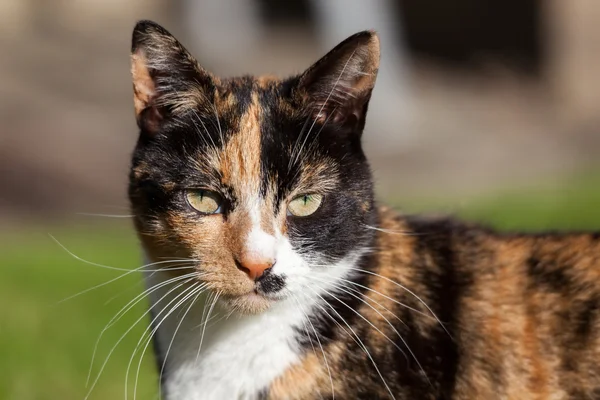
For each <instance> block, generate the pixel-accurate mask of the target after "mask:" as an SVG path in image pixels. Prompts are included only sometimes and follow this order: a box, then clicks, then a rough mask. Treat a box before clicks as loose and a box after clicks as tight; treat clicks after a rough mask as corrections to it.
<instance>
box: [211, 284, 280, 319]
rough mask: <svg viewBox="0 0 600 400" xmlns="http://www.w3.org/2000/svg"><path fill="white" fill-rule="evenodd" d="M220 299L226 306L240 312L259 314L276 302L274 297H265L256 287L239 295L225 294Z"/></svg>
mask: <svg viewBox="0 0 600 400" xmlns="http://www.w3.org/2000/svg"><path fill="white" fill-rule="evenodd" d="M222 300H223V303H225V305H226V306H227V307H228V308H230V309H231V310H232V311H235V312H239V313H240V314H260V313H262V312H264V311H266V310H268V309H269V308H270V307H271V306H272V305H273V303H274V302H276V299H273V298H271V297H267V296H266V295H265V294H262V293H260V292H259V291H257V290H256V289H254V290H252V291H250V292H248V293H246V294H242V295H239V296H225V297H223V298H222Z"/></svg>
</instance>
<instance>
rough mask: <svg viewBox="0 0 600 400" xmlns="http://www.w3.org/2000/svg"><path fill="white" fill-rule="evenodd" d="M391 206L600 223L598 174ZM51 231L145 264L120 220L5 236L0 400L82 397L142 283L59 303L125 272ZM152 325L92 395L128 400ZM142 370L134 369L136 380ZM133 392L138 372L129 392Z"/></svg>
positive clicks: (149, 389) (516, 223)
mask: <svg viewBox="0 0 600 400" xmlns="http://www.w3.org/2000/svg"><path fill="white" fill-rule="evenodd" d="M392 203H393V204H396V205H402V206H403V207H402V209H403V210H406V211H426V210H432V209H434V210H439V211H442V212H446V213H450V214H455V215H456V216H458V217H462V218H466V219H469V220H476V221H481V222H485V223H487V224H490V225H492V226H494V227H497V228H500V229H510V230H515V229H523V230H538V229H574V230H576V229H600V172H596V173H585V174H579V175H577V176H575V177H567V178H565V179H564V180H561V181H559V182H554V183H553V184H552V185H547V186H543V185H541V186H540V185H538V186H536V188H535V189H531V188H528V189H523V190H511V191H507V192H503V193H500V194H495V195H493V196H492V195H489V196H486V197H484V198H479V199H476V200H469V201H465V202H459V201H456V200H446V201H441V200H435V201H432V200H431V199H425V200H418V199H412V200H409V199H403V200H398V201H393V202H392ZM48 233H51V234H52V235H53V236H55V237H56V238H57V239H58V240H59V241H60V242H61V243H62V244H63V245H64V246H66V247H67V248H68V249H69V250H70V251H72V252H73V253H75V254H76V255H78V256H79V257H81V258H83V259H86V260H90V261H93V262H95V263H100V264H105V265H110V266H113V267H119V268H136V267H138V266H139V265H140V264H139V263H140V251H139V247H138V245H137V240H136V238H135V236H134V234H133V231H132V229H131V228H130V226H129V225H128V224H123V223H120V222H114V223H112V222H110V223H108V222H104V223H102V224H98V223H94V222H93V221H92V222H89V223H87V222H86V223H78V224H77V225H72V226H62V227H50V228H44V229H42V228H39V227H37V228H35V227H20V228H19V230H18V231H17V232H15V231H14V230H13V229H11V231H8V230H7V231H4V232H3V233H0V254H1V255H2V261H1V268H0V371H2V373H1V374H0V399H7V400H13V399H14V400H34V399H35V400H45V399H48V400H50V399H83V398H84V397H85V395H86V393H87V389H86V388H85V381H86V377H87V373H88V368H89V365H90V361H91V356H92V351H93V348H94V344H95V342H96V338H97V337H98V334H99V333H100V332H101V330H102V329H103V327H104V326H105V325H106V323H107V322H108V321H109V320H110V319H111V318H112V317H113V316H114V315H115V314H116V313H117V312H118V311H119V310H120V309H121V307H122V306H123V305H125V304H126V303H127V302H128V301H129V300H130V299H132V298H133V297H134V296H135V295H137V294H138V293H140V291H141V290H142V287H143V285H142V283H141V280H140V276H139V274H137V273H134V274H129V275H127V276H125V277H123V278H122V279H119V280H118V281H116V282H113V283H111V284H109V285H107V286H105V287H101V288H99V289H97V290H94V291H91V292H89V293H85V294H83V295H81V296H78V297H76V298H73V299H71V300H68V301H65V302H62V303H59V301H60V300H61V299H64V298H66V297H68V296H71V295H73V294H75V293H78V292H80V291H82V290H85V289H87V288H90V287H93V286H94V285H98V284H100V283H103V282H106V281H108V280H109V279H112V278H114V277H116V276H118V275H119V274H120V273H122V272H119V271H110V270H106V269H103V268H99V267H94V266H91V265H87V264H85V263H83V262H81V261H79V260H76V259H75V258H73V257H72V256H70V255H69V254H68V253H66V252H65V251H64V250H63V249H61V248H60V247H59V246H58V245H57V244H56V243H55V242H54V241H53V240H52V239H51V238H50V237H49V236H48ZM115 296H117V297H116V298H115ZM111 299H112V300H111ZM145 311H146V302H145V301H142V302H140V304H138V305H137V306H136V307H135V308H134V309H133V310H131V311H130V312H129V313H127V314H126V315H125V317H124V318H123V320H122V321H121V323H119V324H117V325H116V326H114V327H113V328H112V329H110V330H109V331H107V333H106V334H105V336H104V337H103V340H102V342H101V344H100V346H99V351H98V356H97V358H96V362H95V366H94V369H93V373H92V377H93V376H95V374H96V373H97V372H98V368H99V367H100V365H101V363H102V362H103V361H104V359H105V357H106V355H107V353H108V352H109V351H110V349H111V347H112V346H113V345H114V344H115V343H116V342H117V341H118V340H119V338H120V337H121V335H122V334H123V333H124V332H125V331H126V330H127V329H128V327H129V326H131V325H132V324H133V323H134V322H135V320H136V319H137V318H139V317H140V316H141V315H142V314H143V313H144V312H145ZM147 323H148V319H147V318H144V319H143V320H142V322H140V323H139V324H138V325H137V326H136V327H135V328H134V329H133V330H132V331H131V332H130V334H129V335H127V336H126V337H125V339H124V340H123V342H122V343H121V344H120V345H119V346H118V347H117V349H116V350H115V352H114V354H113V355H112V357H111V360H110V361H109V363H108V364H107V366H106V368H105V371H104V373H103V374H102V376H101V378H100V379H99V381H98V384H97V386H96V388H95V389H94V391H93V392H92V395H91V396H90V399H111V400H112V399H123V398H124V393H125V372H126V367H127V364H128V362H129V359H130V357H131V354H132V351H133V349H134V348H135V345H136V343H137V341H138V339H139V338H140V335H141V334H142V332H143V330H144V329H145V328H146V326H147ZM136 365H137V361H136V362H135V363H134V366H136ZM130 374H131V373H130ZM134 375H135V371H134V372H133V375H130V378H131V376H134ZM132 389H133V382H132V380H131V379H130V394H131V390H132ZM156 390H157V383H156V372H155V370H154V361H153V359H152V355H151V354H148V355H147V356H146V359H145V360H144V362H143V364H142V370H141V374H140V381H139V391H138V398H140V399H151V398H155V395H156Z"/></svg>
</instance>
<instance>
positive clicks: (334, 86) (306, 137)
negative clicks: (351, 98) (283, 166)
mask: <svg viewBox="0 0 600 400" xmlns="http://www.w3.org/2000/svg"><path fill="white" fill-rule="evenodd" d="M355 52H356V50H353V51H352V53H351V54H350V56H349V57H348V60H347V61H346V63H345V64H344V67H343V68H342V71H341V72H340V74H339V76H338V77H337V80H336V81H335V83H334V84H333V88H332V89H331V91H330V92H329V94H328V95H327V98H326V99H325V101H324V102H323V104H322V105H321V108H320V109H319V112H318V113H317V115H316V116H315V119H314V121H313V123H312V125H311V126H310V128H309V129H308V133H307V134H306V136H305V137H304V142H302V145H301V146H300V150H298V152H297V153H296V157H295V159H294V164H295V163H296V162H298V157H299V155H300V154H302V149H303V148H304V145H305V144H306V140H308V137H309V136H310V133H311V132H312V130H313V128H314V126H315V124H316V123H317V120H318V117H319V115H321V113H322V112H323V109H324V108H325V105H326V104H327V102H328V101H329V99H330V98H331V95H332V94H333V92H334V90H335V88H336V87H337V85H338V84H339V83H340V79H342V76H343V75H344V72H346V68H347V67H348V64H349V63H350V60H352V57H354V53H355Z"/></svg>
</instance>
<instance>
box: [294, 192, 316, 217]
mask: <svg viewBox="0 0 600 400" xmlns="http://www.w3.org/2000/svg"><path fill="white" fill-rule="evenodd" d="M322 201H323V196H321V195H320V194H303V195H300V196H298V197H295V198H294V199H293V200H292V201H290V203H289V204H288V215H293V216H294V217H306V216H308V215H311V214H313V213H314V212H315V211H317V210H318V209H319V206H320V205H321V202H322Z"/></svg>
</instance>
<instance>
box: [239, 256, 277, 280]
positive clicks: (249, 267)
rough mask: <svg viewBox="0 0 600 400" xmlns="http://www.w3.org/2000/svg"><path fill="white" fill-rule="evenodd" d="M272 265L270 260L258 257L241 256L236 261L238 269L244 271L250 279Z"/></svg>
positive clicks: (256, 276)
mask: <svg viewBox="0 0 600 400" xmlns="http://www.w3.org/2000/svg"><path fill="white" fill-rule="evenodd" d="M272 266H273V262H272V261H271V260H266V259H258V258H255V257H241V258H240V260H239V262H238V263H237V267H238V269H239V270H241V271H244V272H245V273H246V274H247V275H248V276H249V277H250V279H252V280H256V279H258V278H260V277H261V276H262V274H263V273H264V272H265V271H266V270H268V269H269V268H271V267H272Z"/></svg>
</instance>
